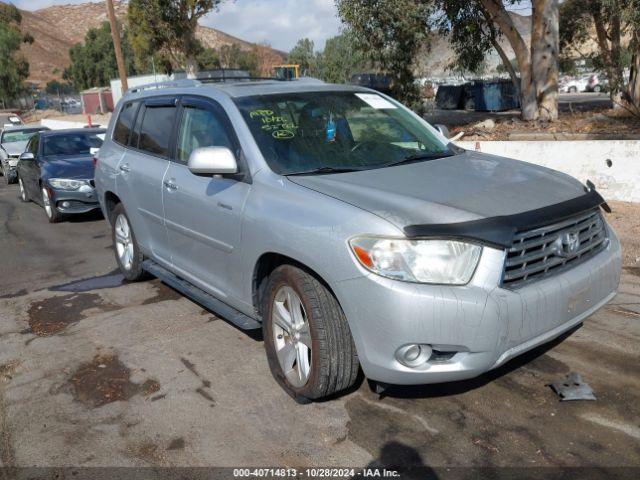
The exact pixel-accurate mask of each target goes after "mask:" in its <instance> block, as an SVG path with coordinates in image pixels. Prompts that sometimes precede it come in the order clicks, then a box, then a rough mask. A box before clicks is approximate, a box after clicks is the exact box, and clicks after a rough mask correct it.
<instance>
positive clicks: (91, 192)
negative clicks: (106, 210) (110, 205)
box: [49, 186, 100, 215]
mask: <svg viewBox="0 0 640 480" xmlns="http://www.w3.org/2000/svg"><path fill="white" fill-rule="evenodd" d="M49 191H50V194H51V199H52V202H53V204H54V205H55V208H56V210H57V211H58V212H60V213H64V214H65V215H68V214H79V213H87V212H90V211H92V210H96V209H99V208H100V204H99V203H98V198H97V196H96V192H95V189H94V188H93V187H90V186H86V187H84V186H83V187H81V188H80V189H79V190H75V191H67V190H56V189H55V188H51V187H49Z"/></svg>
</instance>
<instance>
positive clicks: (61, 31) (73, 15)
mask: <svg viewBox="0 0 640 480" xmlns="http://www.w3.org/2000/svg"><path fill="white" fill-rule="evenodd" d="M114 4H115V9H116V15H117V16H118V18H120V19H121V20H123V19H124V17H125V15H126V12H127V4H126V1H123V0H115V1H114ZM21 13H22V31H23V32H25V33H26V32H29V33H30V34H31V35H32V36H33V38H34V40H35V41H34V42H33V44H32V45H25V46H23V48H22V51H23V53H24V55H25V56H26V58H27V60H28V61H29V66H30V76H29V81H30V82H33V83H35V84H37V85H39V86H44V85H45V84H46V83H47V82H48V81H49V80H51V79H53V78H57V79H60V78H61V77H62V72H63V71H64V69H65V68H66V67H67V66H68V65H69V61H70V60H69V48H71V47H72V46H73V45H74V44H76V43H78V42H83V41H84V36H85V34H86V32H87V30H89V29H90V28H92V27H97V26H99V25H101V24H102V22H105V21H107V20H108V19H107V11H106V7H105V5H104V3H84V4H79V5H59V6H53V7H48V8H42V9H40V10H34V11H33V12H29V11H24V10H23V11H22V12H21ZM197 36H198V38H199V39H200V40H201V41H202V43H203V44H204V45H205V46H207V47H210V48H218V47H220V46H222V45H231V44H234V43H235V44H238V45H240V47H241V48H243V49H249V48H251V47H252V46H253V44H252V43H250V42H247V41H244V40H242V39H239V38H236V37H233V36H232V35H229V34H226V33H224V32H221V31H219V30H216V29H213V28H209V27H204V26H200V27H199V28H198V32H197ZM273 52H274V53H275V54H277V55H279V56H280V57H284V55H286V54H284V53H282V52H279V51H276V50H273Z"/></svg>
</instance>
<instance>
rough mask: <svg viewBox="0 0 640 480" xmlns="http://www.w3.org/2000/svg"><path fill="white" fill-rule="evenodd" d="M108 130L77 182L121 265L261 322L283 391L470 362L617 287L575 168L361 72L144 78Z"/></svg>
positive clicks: (491, 361) (613, 243)
mask: <svg viewBox="0 0 640 480" xmlns="http://www.w3.org/2000/svg"><path fill="white" fill-rule="evenodd" d="M107 132H108V133H107V135H106V139H105V143H104V145H103V146H102V148H101V149H100V152H99V158H98V162H97V167H96V176H95V180H96V190H97V192H98V197H99V200H100V204H101V206H102V209H103V212H104V214H105V217H106V218H107V219H108V220H109V222H110V224H111V229H112V237H113V242H114V247H115V248H114V251H115V258H116V262H117V264H118V266H119V268H120V270H121V272H122V273H123V275H124V276H125V277H126V278H127V279H128V280H132V281H133V280H138V279H141V278H142V277H143V276H144V275H145V272H150V273H152V274H153V275H156V276H157V277H159V278H161V279H162V280H163V281H165V282H167V283H168V284H169V285H171V286H172V287H174V288H176V289H177V290H179V291H181V292H183V293H184V294H186V295H188V296H190V297H191V298H193V299H196V300H197V301H198V302H200V303H201V304H203V305H205V306H207V307H209V308H210V309H211V310H213V311H215V312H216V313H218V314H219V315H220V316H221V317H222V318H225V319H227V320H228V321H230V322H232V323H234V324H236V325H238V326H239V327H241V328H246V329H250V328H262V330H263V337H264V342H265V348H266V354H267V359H268V362H269V366H270V368H271V371H272V373H273V376H274V377H275V379H276V380H277V381H278V382H279V384H280V385H281V386H282V387H283V388H284V389H285V390H286V391H287V392H289V394H290V395H291V396H292V397H294V398H295V399H297V400H300V401H307V400H309V399H317V398H324V397H327V396H329V395H331V394H334V393H335V392H339V391H341V390H344V389H347V388H349V387H350V386H352V385H353V384H354V382H355V381H356V378H357V375H358V370H359V367H360V366H361V367H362V370H363V371H364V373H365V375H366V376H367V377H368V378H369V379H370V380H372V381H375V382H378V384H404V385H407V384H425V383H438V382H449V381H454V380H461V379H466V378H472V377H476V376H478V375H480V374H482V373H483V372H486V371H488V370H491V369H494V368H497V367H499V366H500V365H503V364H504V363H506V362H507V361H509V360H510V359H512V358H514V357H516V356H518V355H520V354H522V353H523V352H526V351H527V350H530V349H532V348H535V347H536V346H538V345H541V344H543V343H545V342H549V341H550V340H552V339H554V338H556V337H558V336H559V335H561V334H562V333H564V332H566V331H568V330H570V329H572V328H573V327H575V326H576V325H578V324H579V323H581V322H582V321H583V320H584V319H586V318H587V317H588V316H589V315H591V314H592V313H593V312H595V311H596V310H597V309H599V308H600V307H602V306H603V305H604V304H606V303H607V302H608V301H609V300H610V299H612V298H613V296H614V295H615V292H616V289H617V287H618V282H619V278H620V270H621V253H620V244H619V242H618V239H617V238H616V235H615V234H614V232H613V231H612V230H611V228H610V227H609V226H608V225H607V223H606V222H605V220H604V218H603V216H602V214H601V212H600V205H601V204H603V203H604V200H603V199H602V197H601V196H600V195H599V194H598V193H597V192H596V191H595V190H594V189H593V188H589V187H586V186H585V185H583V184H581V183H580V182H579V181H577V180H575V179H573V178H571V177H569V176H568V175H565V174H563V173H559V172H556V171H553V170H550V169H548V168H544V167H540V166H537V165H533V164H530V163H526V162H519V161H515V160H510V159H507V158H503V157H499V156H496V155H487V154H483V153H480V152H475V151H465V150H462V149H460V148H458V147H456V146H455V145H453V144H451V143H450V142H449V141H448V139H446V138H445V137H444V136H442V135H441V134H439V133H438V132H437V131H436V130H435V129H434V128H433V127H431V126H430V125H429V124H428V123H427V122H425V121H424V120H423V119H422V118H420V117H419V116H418V115H416V114H415V113H413V112H412V111H411V110H409V109H408V108H406V107H404V106H403V105H401V104H400V103H398V102H396V101H394V100H392V99H391V98H389V97H387V96H384V95H381V94H379V93H377V92H375V91H373V90H370V89H365V88H361V87H355V86H349V85H327V84H323V83H319V82H314V83H310V82H297V81H291V82H279V81H256V82H247V81H245V82H237V83H235V82H229V83H219V84H217V85H208V84H206V83H202V82H198V81H183V82H177V83H173V84H171V85H164V86H160V87H158V86H156V85H154V86H152V88H146V89H145V88H139V89H135V90H133V91H129V92H128V93H127V94H126V95H125V97H124V98H123V99H122V100H121V102H120V103H119V105H118V107H117V109H116V112H115V113H114V115H113V117H112V119H111V121H110V124H109V128H108V131H107ZM237 360H238V361H242V359H241V358H238V359H237ZM249 388H250V387H249Z"/></svg>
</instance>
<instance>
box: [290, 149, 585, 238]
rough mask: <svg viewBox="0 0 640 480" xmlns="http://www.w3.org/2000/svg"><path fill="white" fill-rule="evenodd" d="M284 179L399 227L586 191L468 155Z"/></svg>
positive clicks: (554, 176)
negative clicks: (365, 211) (365, 169)
mask: <svg viewBox="0 0 640 480" xmlns="http://www.w3.org/2000/svg"><path fill="white" fill-rule="evenodd" d="M288 178H289V180H290V181H292V182H294V183H296V184H298V185H302V186H304V187H307V188H310V189H312V190H316V191H318V192H321V193H324V194H326V195H329V196H331V197H335V198H337V199H340V200H342V201H344V202H347V203H350V204H352V205H355V206H357V207H359V208H362V209H364V210H367V211H369V212H372V213H374V214H376V215H378V216H380V217H382V218H385V219H387V220H388V221H390V222H391V223H393V224H394V225H396V226H397V227H398V228H404V227H405V226H407V225H417V224H443V223H458V222H466V221H472V220H480V219H485V218H490V217H496V216H502V215H513V214H517V213H522V212H527V211H531V210H535V209H539V208H543V207H547V206H549V205H554V204H557V203H561V202H564V201H567V200H570V199H573V198H575V197H578V196H581V195H584V193H585V188H584V186H583V185H582V184H581V183H580V182H578V181H577V180H575V179H574V178H572V177H570V176H568V175H565V174H563V173H560V172H557V171H555V170H551V169H548V168H545V167H540V166H537V165H533V164H530V163H526V162H521V161H518V160H511V159H507V158H503V157H497V156H494V155H487V154H483V153H478V152H471V151H467V152H464V153H462V154H459V155H455V156H453V157H447V158H441V159H437V160H430V161H424V162H417V163H412V164H408V165H400V166H396V167H388V168H380V169H374V170H367V171H363V172H349V173H341V174H330V175H310V176H290V177H288Z"/></svg>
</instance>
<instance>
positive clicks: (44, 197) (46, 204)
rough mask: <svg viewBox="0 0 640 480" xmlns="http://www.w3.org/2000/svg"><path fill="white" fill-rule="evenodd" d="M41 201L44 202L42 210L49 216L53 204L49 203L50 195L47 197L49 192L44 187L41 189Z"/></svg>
mask: <svg viewBox="0 0 640 480" xmlns="http://www.w3.org/2000/svg"><path fill="white" fill-rule="evenodd" d="M42 203H44V211H45V213H46V214H47V217H49V218H51V217H52V216H53V206H52V205H51V197H49V192H48V191H47V189H46V188H43V189H42Z"/></svg>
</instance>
